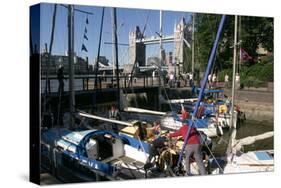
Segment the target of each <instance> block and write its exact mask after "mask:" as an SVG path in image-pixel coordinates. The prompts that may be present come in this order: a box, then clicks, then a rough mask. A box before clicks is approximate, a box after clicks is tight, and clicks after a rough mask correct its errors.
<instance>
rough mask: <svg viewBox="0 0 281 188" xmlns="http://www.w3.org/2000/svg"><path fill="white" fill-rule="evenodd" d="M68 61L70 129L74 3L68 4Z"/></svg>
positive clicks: (73, 96)
mask: <svg viewBox="0 0 281 188" xmlns="http://www.w3.org/2000/svg"><path fill="white" fill-rule="evenodd" d="M68 61H69V93H70V95H69V104H70V121H69V122H70V125H69V126H70V127H69V128H70V129H73V128H74V127H75V124H74V123H75V122H74V111H75V109H74V106H75V92H74V5H68Z"/></svg>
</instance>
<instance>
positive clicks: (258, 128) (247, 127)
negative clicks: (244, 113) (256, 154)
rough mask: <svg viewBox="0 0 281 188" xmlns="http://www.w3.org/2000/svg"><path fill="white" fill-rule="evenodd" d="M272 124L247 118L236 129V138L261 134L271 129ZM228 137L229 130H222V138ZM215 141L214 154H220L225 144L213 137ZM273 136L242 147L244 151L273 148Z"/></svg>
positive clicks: (225, 146) (226, 138)
mask: <svg viewBox="0 0 281 188" xmlns="http://www.w3.org/2000/svg"><path fill="white" fill-rule="evenodd" d="M273 130H274V126H273V122H265V121H264V122H261V121H252V120H251V121H250V120H247V121H246V122H244V123H243V125H241V126H240V127H239V128H238V129H237V135H236V138H237V139H241V138H245V137H247V136H255V135H258V134H262V133H265V132H268V131H273ZM228 138H229V130H224V135H223V136H222V139H223V140H224V141H226V142H228ZM213 141H214V143H215V149H214V154H215V155H216V156H222V155H224V154H225V152H226V148H227V144H226V143H225V142H223V141H220V139H219V138H215V139H213ZM273 144H274V138H273V137H271V138H267V139H264V140H259V141H257V142H255V143H254V144H251V145H249V146H245V147H244V152H247V151H253V150H266V149H273Z"/></svg>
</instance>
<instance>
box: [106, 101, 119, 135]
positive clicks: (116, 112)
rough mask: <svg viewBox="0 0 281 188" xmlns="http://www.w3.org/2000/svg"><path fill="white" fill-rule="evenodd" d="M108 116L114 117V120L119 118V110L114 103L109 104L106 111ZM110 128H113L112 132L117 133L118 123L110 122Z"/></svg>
mask: <svg viewBox="0 0 281 188" xmlns="http://www.w3.org/2000/svg"><path fill="white" fill-rule="evenodd" d="M108 117H109V119H114V120H120V119H121V116H120V113H119V110H118V109H117V108H116V107H115V106H114V105H112V106H111V108H110V110H109V112H108ZM112 130H113V132H115V133H118V125H117V124H116V123H113V124H112Z"/></svg>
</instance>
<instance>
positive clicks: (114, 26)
mask: <svg viewBox="0 0 281 188" xmlns="http://www.w3.org/2000/svg"><path fill="white" fill-rule="evenodd" d="M112 37H113V38H112V41H113V57H112V59H113V60H115V64H116V81H117V107H118V109H119V110H120V87H119V63H118V45H117V44H118V39H117V17H116V8H112ZM113 72H114V69H113Z"/></svg>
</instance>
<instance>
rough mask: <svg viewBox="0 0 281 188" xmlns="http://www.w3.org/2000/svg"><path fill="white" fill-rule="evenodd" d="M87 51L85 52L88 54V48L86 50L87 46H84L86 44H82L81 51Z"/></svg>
mask: <svg viewBox="0 0 281 188" xmlns="http://www.w3.org/2000/svg"><path fill="white" fill-rule="evenodd" d="M83 50H84V51H85V52H88V50H87V48H86V46H85V45H84V44H82V49H81V51H83Z"/></svg>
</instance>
